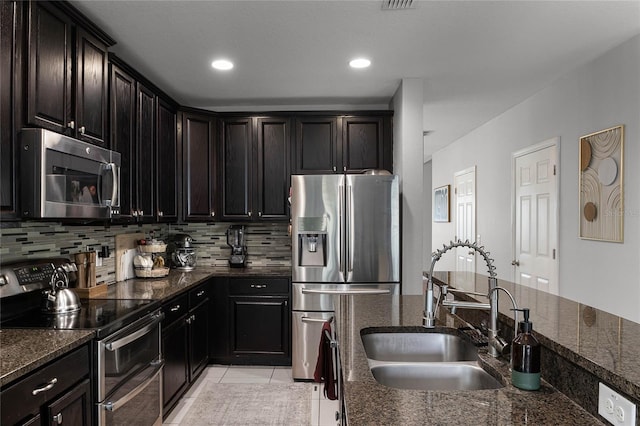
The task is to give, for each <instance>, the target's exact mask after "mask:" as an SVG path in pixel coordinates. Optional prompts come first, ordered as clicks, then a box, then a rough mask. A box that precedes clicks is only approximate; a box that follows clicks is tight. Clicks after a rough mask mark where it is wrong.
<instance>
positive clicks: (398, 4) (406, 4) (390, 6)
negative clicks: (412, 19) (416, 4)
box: [382, 0, 413, 10]
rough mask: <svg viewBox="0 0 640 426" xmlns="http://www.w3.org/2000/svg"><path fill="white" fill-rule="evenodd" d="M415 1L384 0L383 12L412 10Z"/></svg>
mask: <svg viewBox="0 0 640 426" xmlns="http://www.w3.org/2000/svg"><path fill="white" fill-rule="evenodd" d="M412 4H413V0H382V10H403V9H411V8H412V7H411V5H412Z"/></svg>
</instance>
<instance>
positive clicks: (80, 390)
mask: <svg viewBox="0 0 640 426" xmlns="http://www.w3.org/2000/svg"><path fill="white" fill-rule="evenodd" d="M46 411H47V422H46V423H45V424H48V425H51V426H55V425H62V424H65V425H90V424H91V387H90V385H89V379H86V380H83V381H82V382H80V384H78V385H77V386H75V387H74V388H73V389H71V390H70V391H68V392H66V393H65V394H64V395H62V396H61V397H60V398H58V399H56V400H55V401H54V402H53V403H51V404H49V405H48V406H47V409H46Z"/></svg>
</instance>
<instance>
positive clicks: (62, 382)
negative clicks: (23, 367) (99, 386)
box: [0, 345, 92, 426]
mask: <svg viewBox="0 0 640 426" xmlns="http://www.w3.org/2000/svg"><path fill="white" fill-rule="evenodd" d="M90 365H91V360H90V358H89V346H88V345H84V346H82V347H80V348H78V349H75V350H73V351H72V352H70V353H68V354H66V355H63V356H61V357H60V358H58V359H56V360H54V361H52V362H51V363H49V364H47V365H45V366H44V367H41V368H40V369H38V370H36V371H34V372H33V373H30V374H29V375H27V376H26V377H23V378H21V379H20V380H18V381H17V382H16V383H13V384H10V385H8V386H6V387H5V388H3V389H2V391H0V404H1V406H2V407H1V410H0V424H3V425H14V424H21V425H43V426H44V425H60V424H68V425H90V424H92V421H91V407H92V405H91V382H90V373H89V372H90Z"/></svg>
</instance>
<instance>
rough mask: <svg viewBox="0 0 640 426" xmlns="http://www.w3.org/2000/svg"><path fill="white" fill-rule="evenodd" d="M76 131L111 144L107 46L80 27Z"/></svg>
mask: <svg viewBox="0 0 640 426" xmlns="http://www.w3.org/2000/svg"><path fill="white" fill-rule="evenodd" d="M76 40H77V45H76V49H77V50H76V58H77V59H76V114H75V116H76V129H77V132H76V135H77V137H78V139H81V140H83V141H85V142H89V143H92V144H95V145H100V146H107V143H106V142H107V138H106V135H107V130H106V129H107V64H108V60H107V47H106V46H105V45H104V44H103V43H101V42H99V41H98V40H97V39H96V38H95V37H92V36H91V35H89V34H88V33H87V32H86V31H84V30H83V29H82V28H77V29H76Z"/></svg>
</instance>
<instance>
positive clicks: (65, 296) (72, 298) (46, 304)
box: [42, 267, 81, 314]
mask: <svg viewBox="0 0 640 426" xmlns="http://www.w3.org/2000/svg"><path fill="white" fill-rule="evenodd" d="M50 285H51V288H50V289H48V290H45V291H43V292H42V311H43V312H45V313H47V314H68V313H72V312H77V311H79V310H80V306H81V305H80V298H79V297H78V295H77V294H76V293H74V292H73V291H72V290H70V289H69V276H68V275H67V272H66V271H65V270H64V269H63V268H61V267H58V268H56V269H55V271H54V272H53V275H51V283H50Z"/></svg>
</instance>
